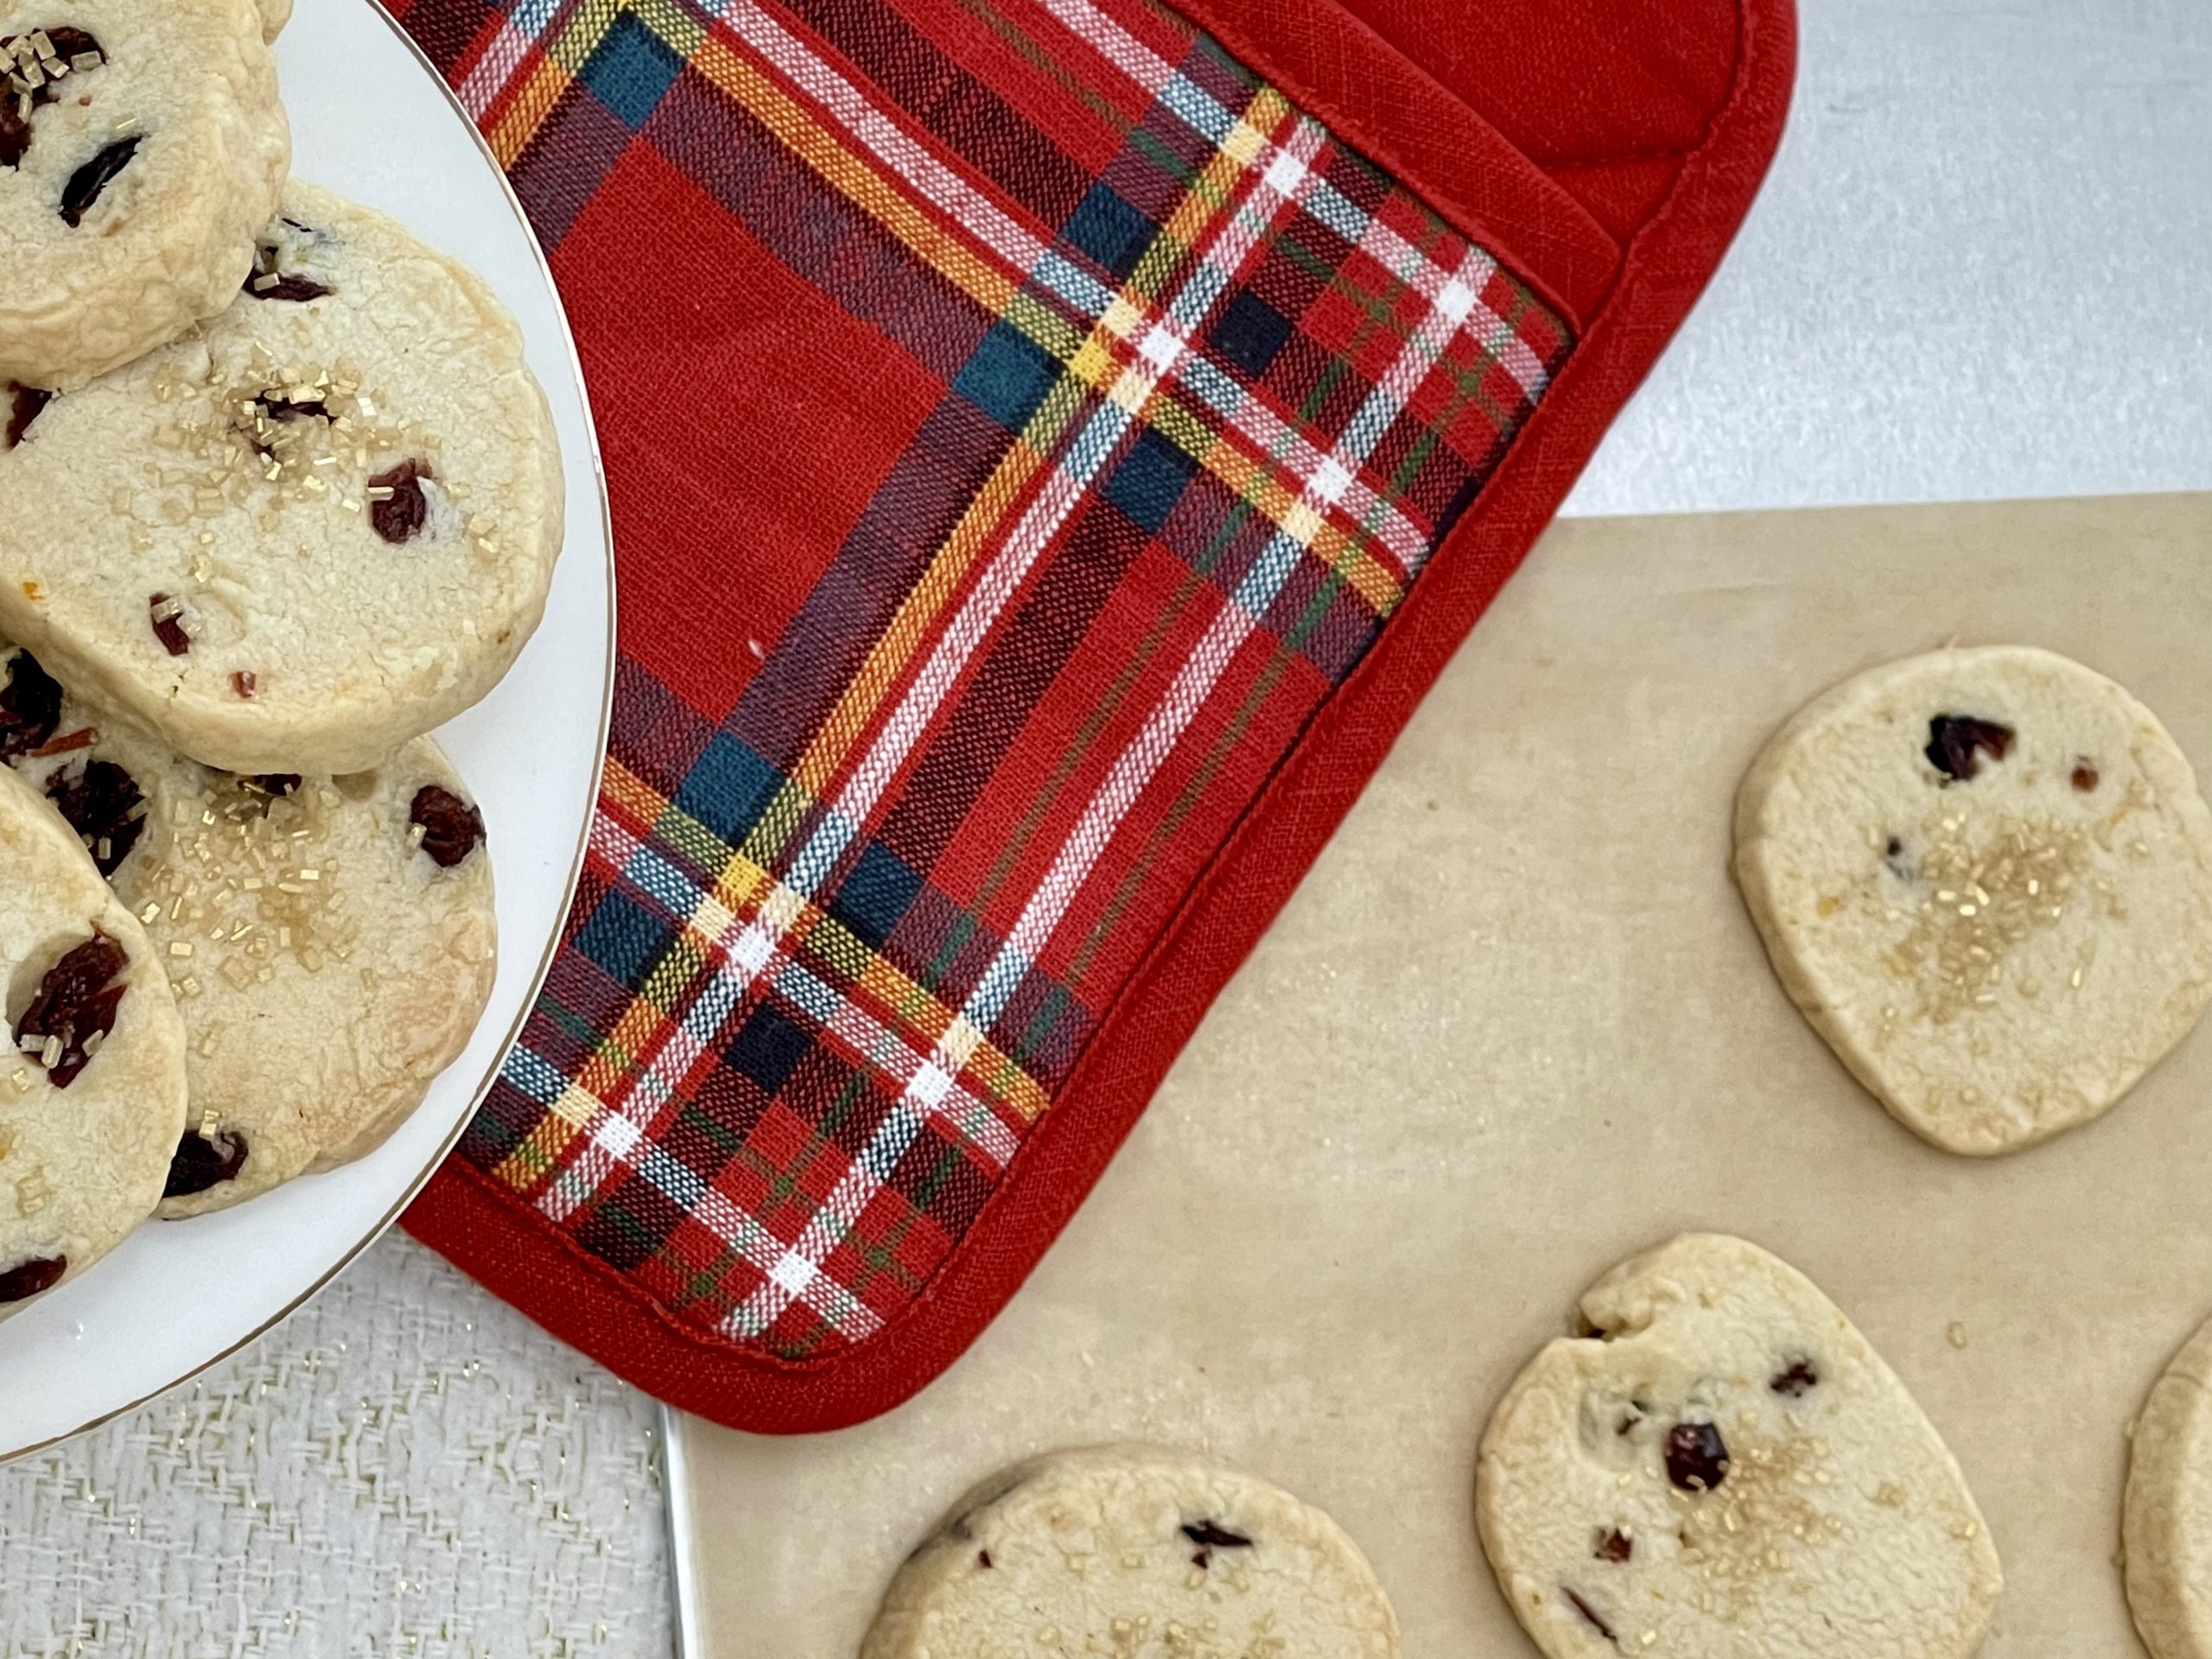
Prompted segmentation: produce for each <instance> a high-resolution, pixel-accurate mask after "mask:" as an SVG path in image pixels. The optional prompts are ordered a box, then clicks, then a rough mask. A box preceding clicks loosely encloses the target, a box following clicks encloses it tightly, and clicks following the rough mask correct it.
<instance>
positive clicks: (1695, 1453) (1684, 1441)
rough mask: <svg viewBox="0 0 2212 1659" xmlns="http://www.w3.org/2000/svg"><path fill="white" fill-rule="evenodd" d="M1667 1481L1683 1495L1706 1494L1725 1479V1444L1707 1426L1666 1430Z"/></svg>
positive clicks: (1687, 1425)
mask: <svg viewBox="0 0 2212 1659" xmlns="http://www.w3.org/2000/svg"><path fill="white" fill-rule="evenodd" d="M1667 1478H1668V1479H1669V1480H1671V1481H1673V1482H1674V1483H1675V1485H1677V1486H1679V1487H1681V1489H1682V1490H1683V1491H1686V1492H1709V1491H1712V1490H1713V1488H1714V1487H1716V1486H1718V1485H1719V1484H1720V1483H1721V1482H1722V1481H1724V1480H1726V1479H1727V1478H1728V1443H1727V1442H1726V1440H1722V1439H1721V1438H1720V1431H1719V1429H1718V1428H1716V1427H1714V1426H1713V1424H1711V1423H1676V1424H1675V1426H1674V1427H1672V1428H1670V1429H1669V1430H1668V1431H1667Z"/></svg>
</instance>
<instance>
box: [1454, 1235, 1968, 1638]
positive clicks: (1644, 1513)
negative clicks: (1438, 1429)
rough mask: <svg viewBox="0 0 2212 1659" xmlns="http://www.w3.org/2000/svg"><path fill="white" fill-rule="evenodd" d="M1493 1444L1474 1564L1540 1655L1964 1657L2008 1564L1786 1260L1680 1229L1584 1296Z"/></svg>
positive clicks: (1843, 1324)
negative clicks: (1486, 1563) (1491, 1579)
mask: <svg viewBox="0 0 2212 1659" xmlns="http://www.w3.org/2000/svg"><path fill="white" fill-rule="evenodd" d="M1582 1315H1583V1319H1584V1320H1585V1321H1586V1325H1587V1327H1588V1328H1589V1330H1590V1331H1591V1332H1592V1334H1591V1335H1589V1336H1586V1337H1580V1338H1560V1340H1558V1341H1555V1342H1554V1343H1552V1344H1549V1345H1548V1346H1547V1347H1546V1348H1545V1349H1544V1350H1543V1351H1542V1352H1541V1353H1540V1354H1538V1355H1537V1356H1536V1357H1535V1359H1534V1360H1533V1361H1531V1362H1530V1363H1529V1366H1528V1368H1527V1369H1526V1370H1523V1371H1522V1373H1521V1375H1520V1376H1519V1377H1518V1378H1517V1379H1516V1381H1515V1382H1514V1383H1513V1385H1512V1387H1511V1388H1510V1389H1508V1390H1507V1391H1506V1395H1505V1397H1504V1399H1503V1400H1502V1401H1500V1402H1499V1403H1498V1406H1497V1411H1496V1412H1495V1413H1494V1414H1492V1415H1491V1421H1490V1427H1489V1428H1488V1430H1487V1431H1486V1432H1485V1433H1484V1436H1483V1443H1482V1452H1481V1457H1480V1459H1479V1462H1478V1470H1477V1474H1476V1478H1475V1517H1476V1522H1477V1525H1478V1529H1479V1530H1480V1533H1481V1536H1482V1544H1483V1549H1484V1553H1485V1554H1487V1555H1488V1556H1489V1557H1490V1562H1491V1567H1492V1568H1493V1569H1494V1570H1495V1571H1496V1573H1497V1580H1498V1584H1499V1585H1500V1586H1501V1587H1502V1588H1503V1591H1504V1593H1505V1597H1506V1599H1507V1600H1509V1601H1510V1602H1511V1603H1512V1605H1513V1611H1514V1613H1515V1615H1516V1617H1517V1618H1519V1619H1520V1621H1521V1623H1522V1625H1523V1627H1525V1628H1526V1629H1527V1630H1528V1632H1529V1635H1530V1636H1531V1637H1534V1638H1535V1643H1536V1645H1537V1646H1538V1647H1539V1648H1541V1649H1543V1651H1544V1652H1545V1653H1546V1654H1548V1655H1550V1656H1552V1659H1617V1656H1618V1655H1619V1654H1622V1653H1630V1654H1637V1655H1649V1656H1651V1659H1712V1656H1714V1655H1718V1654H1723V1653H1726V1654H1734V1655H1745V1656H1753V1655H1758V1656H1765V1655H1773V1656H1783V1655H1787V1656H1789V1659H1823V1656H1835V1659H1861V1656H1864V1655H1867V1654H1875V1653H1881V1654H1910V1655H1912V1656H1914V1659H1962V1656H1965V1655H1967V1654H1970V1653H1972V1652H1973V1651H1974V1648H1975V1646H1976V1644H1977V1643H1980V1640H1981V1635H1982V1631H1983V1630H1984V1628H1985V1627H1986V1625H1987V1624H1988V1622H1989V1617H1990V1612H1991V1610H1992V1609H1993V1607H1994V1606H1995V1605H1996V1601H1997V1594H1998V1591H1999V1586H2000V1584H2001V1575H2000V1573H1999V1569H1998V1563H1997V1552H1996V1550H1995V1549H1994V1548H1993V1547H1992V1545H1991V1543H1990V1540H1989V1535H1988V1533H1987V1531H1986V1529H1984V1527H1983V1525H1982V1521H1981V1516H1980V1512H1979V1511H1978V1510H1976V1509H1975V1507H1974V1498H1973V1497H1972V1496H1971V1495H1970V1494H1969V1493H1968V1492H1967V1487H1966V1481H1965V1479H1964V1478H1963V1477H1962V1476H1961V1474H1960V1472H1959V1466H1958V1465H1957V1463H1956V1462H1955V1461H1954V1460H1953V1459H1952V1457H1951V1454H1950V1452H1949V1451H1948V1449H1946V1447H1945V1446H1944V1445H1943V1442H1942V1440H1941V1439H1939V1438H1938V1437H1937V1435H1936V1431H1935V1429H1934V1428H1933V1427H1931V1426H1930V1425H1929V1421H1928V1419H1927V1418H1926V1417H1925V1416H1923V1414H1921V1410H1920V1408H1919V1407H1918V1406H1917V1405H1916V1403H1915V1402H1914V1401H1913V1399H1912V1396H1911V1395H1909V1394H1907V1393H1906V1392H1905V1389H1904V1384H1903V1383H1899V1382H1898V1381H1897V1376H1895V1374H1894V1373H1892V1372H1891V1370H1890V1368H1889V1367H1888V1366H1887V1365H1885V1364H1884V1363H1883V1362H1882V1359H1881V1357H1880V1356H1879V1355H1878V1354H1876V1353H1875V1352H1874V1351H1873V1350H1872V1348H1871V1347H1869V1346H1868V1345H1867V1343H1866V1338H1864V1337H1862V1336H1860V1335H1859V1332H1857V1331H1856V1330H1854V1329H1853V1327H1852V1325H1851V1322H1850V1321H1849V1320H1847V1319H1845V1318H1844V1316H1843V1315H1842V1313H1840V1312H1839V1311H1838V1310H1837V1308H1836V1306H1835V1304H1834V1303H1833V1302H1831V1301H1829V1300H1828V1299H1827V1297H1825V1296H1823V1295H1822V1294H1821V1293H1820V1291H1819V1290H1818V1289H1817V1288H1815V1287H1814V1285H1813V1284H1812V1282H1811V1281H1809V1280H1808V1279H1807V1278H1806V1277H1805V1276H1804V1275H1803V1274H1801V1273H1799V1272H1797V1271H1796V1268H1791V1267H1789V1265H1788V1264H1787V1263H1785V1262H1781V1261H1778V1260H1777V1259H1776V1258H1775V1257H1773V1256H1771V1255H1768V1254H1767V1253H1766V1252H1765V1251H1764V1250H1762V1249H1758V1247H1756V1246H1755V1245H1751V1244H1747V1243H1745V1242H1744V1241H1743V1240H1741V1239H1737V1238H1726V1237H1720V1236H1712V1235H1692V1236H1686V1237H1682V1238H1678V1239H1676V1240H1675V1241H1674V1242H1673V1243H1669V1244H1666V1245H1663V1246H1662V1247H1661V1248H1660V1249H1656V1250H1653V1251H1651V1252H1650V1253H1649V1254H1648V1255H1640V1256H1637V1257H1636V1258H1634V1259H1633V1260H1631V1261H1629V1262H1624V1263H1623V1264H1622V1265H1621V1266H1619V1267H1618V1268H1614V1269H1613V1271H1612V1272H1611V1273H1609V1274H1606V1275H1605V1277H1604V1278H1603V1279H1600V1280H1599V1281H1598V1282H1597V1283H1596V1284H1595V1285H1593V1286H1592V1287H1590V1289H1589V1290H1588V1291H1587V1292H1586V1293H1585V1294H1584V1296H1583V1298H1582Z"/></svg>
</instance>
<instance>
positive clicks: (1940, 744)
mask: <svg viewBox="0 0 2212 1659" xmlns="http://www.w3.org/2000/svg"><path fill="white" fill-rule="evenodd" d="M2011 748H2012V728H2011V727H2010V726H1999V724H1998V723H1997V722H1996V721H1993V720H1977V719H1976V718H1974V715H1936V718H1935V719H1933V720H1931V721H1929V722H1928V747H1927V748H1926V749H1925V750H1923V753H1925V754H1926V755H1927V757H1928V764H1929V765H1930V766H1934V767H1935V768H1936V771H1938V772H1942V774H1943V775H1944V776H1945V777H1947V778H1950V779H1955V780H1957V781H1961V782H1963V781H1964V780H1965V779H1968V778H1971V777H1973V776H1974V772H1976V771H1977V770H1978V769H1979V768H1980V765H1981V760H1980V755H1978V754H1976V753H1975V751H1976V750H1981V751H1983V752H1984V753H1986V754H1987V755H1988V756H1989V758H1990V759H1991V760H2003V759H2004V758H2005V753H2006V752H2007V751H2008V750H2010V749H2011Z"/></svg>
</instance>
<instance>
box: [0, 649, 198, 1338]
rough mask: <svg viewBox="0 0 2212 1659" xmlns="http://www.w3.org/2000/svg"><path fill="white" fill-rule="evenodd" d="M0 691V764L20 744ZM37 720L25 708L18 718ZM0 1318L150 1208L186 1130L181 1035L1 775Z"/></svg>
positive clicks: (88, 872) (161, 991) (136, 953)
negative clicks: (3, 1049) (5, 1044)
mask: <svg viewBox="0 0 2212 1659" xmlns="http://www.w3.org/2000/svg"><path fill="white" fill-rule="evenodd" d="M21 712H22V711H21V709H20V707H19V704H18V702H16V699H15V698H13V697H11V696H9V695H7V694H6V693H5V692H0V751H7V750H11V749H13V748H15V747H16V746H17V745H18V743H19V742H20V741H21V738H22V730H23V728H22V723H21V721H20V719H19V715H20V713H21ZM31 713H32V715H33V717H34V720H35V718H36V716H37V715H38V711H37V710H35V709H34V710H32V711H31ZM0 976H4V977H0V985H4V987H5V990H6V995H7V1020H8V1035H9V1039H10V1044H9V1046H10V1052H7V1053H5V1054H0V1319H5V1318H6V1317H7V1316H8V1315H9V1314H10V1313H14V1312H16V1310H17V1309H18V1308H20V1307H21V1306H22V1305H23V1304H24V1303H25V1302H27V1301H29V1300H30V1299H31V1298H32V1297H34V1296H36V1295H38V1294H41V1292H43V1291H47V1290H50V1289H52V1288H53V1287H54V1286H55V1285H58V1284H60V1283H62V1282H63V1281H66V1280H68V1279H72V1278H74V1277H75V1276H76V1275H77V1274H79V1273H81V1272H83V1271H84V1270H85V1269H86V1268H88V1267H90V1266H92V1263H93V1262H97V1261H99V1258H100V1257H101V1256H103V1255H106V1254H107V1253H108V1251H110V1250H111V1249H114V1248H115V1246H116V1245H118V1244H119V1243H122V1242H123V1240H124V1238H125V1237H127V1236H129V1235H130V1232H131V1231H132V1230H133V1229H135V1228H136V1227H137V1225H138V1224H139V1223H141V1222H142V1221H143V1220H145V1219H146V1217H148V1216H149V1215H150V1214H152V1213H153V1209H154V1206H155V1205H156V1203H158V1202H159V1201H160V1199H161V1196H162V1180H163V1179H164V1178H165V1176H166V1175H167V1173H168V1167H169V1157H170V1154H171V1153H172V1151H173V1150H174V1149H175V1146H176V1139H177V1135H178V1133H179V1132H180V1131H181V1129H182V1128H183V1125H184V1098H185V1072H184V1027H183V1025H182V1022H181V1020H179V1019H178V1017H177V1010H176V1005H175V1001H173V1000H172V999H171V997H170V995H169V987H168V976H167V972H166V969H165V968H164V966H163V963H162V960H161V958H160V957H159V956H158V955H157V954H156V950H155V949H154V947H153V945H152V944H150V943H149V941H148V939H147V938H146V933H145V930H144V929H143V928H142V927H140V926H139V925H138V922H137V918H134V917H133V916H132V915H131V913H130V912H129V911H128V910H126V909H124V907H123V906H122V904H121V903H120V902H119V901H118V899H117V898H116V896H115V894H114V893H111V892H110V891H109V890H108V887H107V884H106V883H105V882H104V881H102V880H100V878H99V872H98V871H97V870H95V869H94V868H92V861H91V860H90V859H88V858H87V857H86V855H85V850H84V849H83V848H82V847H80V846H79V845H78V844H77V840H76V837H75V836H73V835H71V834H70V832H69V826H68V825H67V824H66V823H62V821H61V820H60V818H59V817H56V816H55V814H54V810H53V809H52V808H51V807H49V806H48V804H46V802H45V801H43V800H41V798H39V796H38V794H37V793H36V791H34V790H33V789H32V788H31V787H30V785H28V784H27V783H25V782H23V781H22V779H18V778H16V776H14V775H13V774H12V773H10V772H8V770H7V768H6V767H4V766H0Z"/></svg>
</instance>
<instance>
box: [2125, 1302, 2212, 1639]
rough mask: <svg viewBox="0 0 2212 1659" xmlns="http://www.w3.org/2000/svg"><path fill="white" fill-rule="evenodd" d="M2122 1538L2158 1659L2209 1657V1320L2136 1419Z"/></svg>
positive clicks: (2133, 1598)
mask: <svg viewBox="0 0 2212 1659" xmlns="http://www.w3.org/2000/svg"><path fill="white" fill-rule="evenodd" d="M2120 1542H2121V1546H2122V1557H2123V1559H2124V1560H2126V1576H2127V1605H2128V1606H2129V1608H2130V1609H2131V1610H2132V1611H2133V1613H2134V1615H2135V1628H2136V1630H2138V1631H2139V1632H2140V1633H2141V1635H2142V1637H2143V1645H2144V1646H2145V1647H2146V1648H2148V1649H2150V1650H2151V1653H2152V1659H2212V1325H2206V1326H2205V1327H2204V1329H2202V1331H2199V1332H2197V1333H2196V1336H2195V1337H2194V1338H2191V1339H2190V1343H2189V1345H2188V1346H2187V1347H2185V1348H2183V1350H2182V1351H2181V1352H2180V1353H2178V1354H2177V1355H2175V1356H2174V1359H2173V1363H2171V1365H2169V1366H2167V1367H2166V1370H2165V1374H2164V1376H2161V1377H2159V1379H2158V1383H2156V1385H2154V1386H2153V1387H2152V1389H2151V1398H2150V1400H2149V1401H2148V1402H2146V1403H2145V1406H2144V1408H2143V1414H2142V1416H2141V1417H2140V1418H2139V1419H2138V1420H2137V1421H2136V1425H2135V1441H2134V1446H2133V1451H2132V1452H2130V1454H2129V1458H2128V1465H2127V1500H2126V1510H2125V1513H2124V1516H2123V1519H2122V1521H2121V1530H2120Z"/></svg>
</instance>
